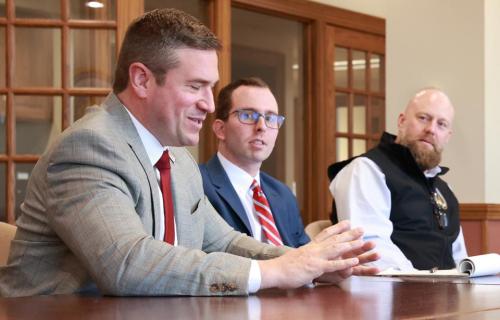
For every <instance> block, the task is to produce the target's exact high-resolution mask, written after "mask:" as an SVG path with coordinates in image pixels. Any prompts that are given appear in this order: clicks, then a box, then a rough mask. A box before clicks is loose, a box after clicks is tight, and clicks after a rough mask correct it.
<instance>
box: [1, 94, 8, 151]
mask: <svg viewBox="0 0 500 320" xmlns="http://www.w3.org/2000/svg"><path fill="white" fill-rule="evenodd" d="M6 109H7V97H6V96H5V95H0V154H1V153H4V154H5V153H6V151H7V150H6V149H5V146H6V143H7V136H6V134H7V131H6V128H7V115H6Z"/></svg>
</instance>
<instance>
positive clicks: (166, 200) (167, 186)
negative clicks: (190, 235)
mask: <svg viewBox="0 0 500 320" xmlns="http://www.w3.org/2000/svg"><path fill="white" fill-rule="evenodd" d="M155 166H156V167H157V168H158V170H160V187H161V193H162V197H163V213H164V215H165V219H164V220H165V235H164V237H163V240H164V241H165V242H168V243H170V244H172V245H173V244H174V240H175V226H174V204H173V200H172V185H171V183H170V156H169V155H168V150H165V151H164V152H163V155H162V156H161V158H160V160H158V162H157V163H156V165H155Z"/></svg>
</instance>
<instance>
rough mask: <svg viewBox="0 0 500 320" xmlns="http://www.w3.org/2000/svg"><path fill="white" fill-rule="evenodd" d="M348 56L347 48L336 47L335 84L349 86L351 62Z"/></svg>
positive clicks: (343, 86)
mask: <svg viewBox="0 0 500 320" xmlns="http://www.w3.org/2000/svg"><path fill="white" fill-rule="evenodd" d="M348 62H349V61H348V58H347V49H346V48H341V47H335V65H334V66H333V69H334V71H335V86H336V87H342V88H347V87H348V84H349V78H348V75H349V72H348V71H349V63H348Z"/></svg>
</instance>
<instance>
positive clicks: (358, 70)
mask: <svg viewBox="0 0 500 320" xmlns="http://www.w3.org/2000/svg"><path fill="white" fill-rule="evenodd" d="M352 82H353V83H352V84H353V87H354V89H360V90H366V52H364V51H358V50H352Z"/></svg>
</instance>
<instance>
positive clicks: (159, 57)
mask: <svg viewBox="0 0 500 320" xmlns="http://www.w3.org/2000/svg"><path fill="white" fill-rule="evenodd" d="M220 47H221V45H220V42H219V40H217V38H216V37H215V35H214V34H213V33H212V32H211V31H210V30H209V29H208V28H207V27H205V26H204V25H203V24H202V23H201V22H200V21H198V20H197V19H196V18H194V17H193V16H191V15H189V14H187V13H185V12H183V11H180V10H176V9H156V10H153V11H150V12H147V13H145V14H144V15H142V16H140V17H139V18H137V19H136V20H134V21H133V22H132V23H131V24H130V26H129V27H128V29H127V33H126V34H125V38H124V39H123V43H122V47H121V50H120V55H119V57H118V62H117V65H116V71H115V80H114V83H113V91H114V93H120V92H122V91H123V90H125V88H126V87H127V85H128V81H129V77H128V69H129V67H130V65H131V64H132V63H134V62H140V63H143V64H144V65H145V66H147V67H148V68H149V69H150V70H151V71H152V72H153V74H154V77H155V81H156V82H157V83H158V84H159V85H161V84H163V82H164V80H165V74H166V73H167V71H168V70H170V69H172V68H174V67H176V66H177V64H178V63H179V62H178V57H177V55H176V53H175V51H174V50H175V49H180V48H193V49H200V50H211V49H213V50H218V49H220Z"/></svg>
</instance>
